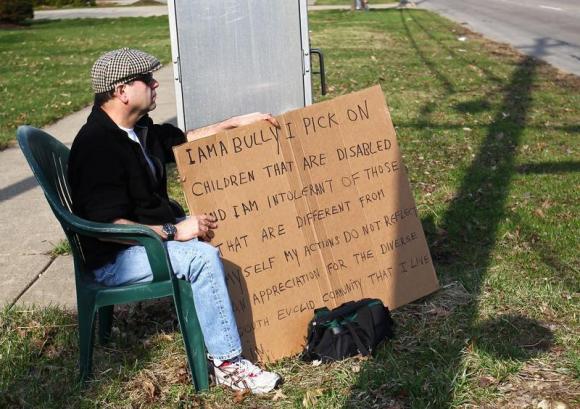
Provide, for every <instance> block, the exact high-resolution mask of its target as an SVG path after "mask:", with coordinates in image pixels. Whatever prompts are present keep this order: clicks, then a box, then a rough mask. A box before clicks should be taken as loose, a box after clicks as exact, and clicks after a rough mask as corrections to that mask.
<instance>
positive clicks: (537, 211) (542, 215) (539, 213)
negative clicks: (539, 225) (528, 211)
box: [534, 208, 544, 218]
mask: <svg viewBox="0 0 580 409" xmlns="http://www.w3.org/2000/svg"><path fill="white" fill-rule="evenodd" d="M534 214H535V215H536V216H538V217H541V218H544V212H543V211H542V209H540V208H538V209H536V210H534Z"/></svg>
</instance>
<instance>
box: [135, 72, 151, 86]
mask: <svg viewBox="0 0 580 409" xmlns="http://www.w3.org/2000/svg"><path fill="white" fill-rule="evenodd" d="M132 81H141V82H142V83H144V84H145V85H148V86H151V84H153V82H154V81H155V78H153V74H152V73H150V72H148V73H146V74H140V75H138V76H137V77H135V78H133V79H132V80H131V82H132Z"/></svg>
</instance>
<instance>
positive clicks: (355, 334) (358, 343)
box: [343, 320, 371, 356]
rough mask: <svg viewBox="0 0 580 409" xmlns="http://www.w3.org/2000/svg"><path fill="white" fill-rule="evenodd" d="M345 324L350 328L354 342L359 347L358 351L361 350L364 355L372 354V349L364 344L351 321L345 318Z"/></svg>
mask: <svg viewBox="0 0 580 409" xmlns="http://www.w3.org/2000/svg"><path fill="white" fill-rule="evenodd" d="M343 324H344V325H345V326H346V328H347V329H348V332H350V335H352V339H353V340H354V343H355V344H356V347H357V348H358V352H360V353H361V355H362V356H367V355H370V354H371V353H370V351H369V350H368V349H367V347H365V346H364V344H363V343H362V341H361V340H360V338H359V336H358V334H357V333H356V331H355V329H354V328H353V326H352V324H351V323H350V322H348V321H347V320H344V321H343Z"/></svg>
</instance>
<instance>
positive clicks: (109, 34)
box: [0, 17, 171, 150]
mask: <svg viewBox="0 0 580 409" xmlns="http://www.w3.org/2000/svg"><path fill="white" fill-rule="evenodd" d="M168 38H169V26H168V25H167V17H154V18H131V19H126V18H121V19H118V20H64V21H58V22H35V23H33V24H32V25H31V26H30V27H23V28H19V29H0V60H1V61H2V64H0V150H1V149H4V148H6V146H8V144H10V143H12V142H13V141H14V139H15V138H16V128H17V127H18V126H19V125H22V124H29V125H33V126H38V127H42V126H44V125H47V124H50V123H52V122H54V121H56V120H57V119H59V118H62V117H63V116H65V115H67V114H70V113H72V112H75V111H78V110H79V109H81V108H83V107H85V106H87V105H88V104H90V102H91V101H92V94H91V92H92V91H91V84H90V76H89V73H90V69H91V66H92V64H93V62H94V61H95V60H96V59H97V58H98V57H99V55H101V54H102V53H104V52H105V51H108V50H111V49H114V48H120V47H139V48H141V49H144V50H146V51H149V52H151V53H153V54H155V55H157V56H159V58H160V59H162V61H163V62H168V61H169V60H170V58H171V57H170V56H171V45H170V43H169V40H168Z"/></svg>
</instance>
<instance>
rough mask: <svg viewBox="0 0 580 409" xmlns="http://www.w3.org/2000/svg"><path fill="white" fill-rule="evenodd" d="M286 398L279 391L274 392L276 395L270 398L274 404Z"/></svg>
mask: <svg viewBox="0 0 580 409" xmlns="http://www.w3.org/2000/svg"><path fill="white" fill-rule="evenodd" d="M286 398H287V396H286V395H284V394H283V393H282V390H281V389H278V390H276V393H274V396H272V400H273V401H274V402H277V401H279V400H281V399H286Z"/></svg>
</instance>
